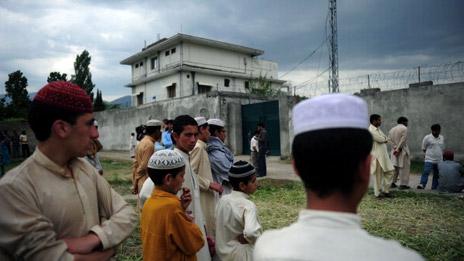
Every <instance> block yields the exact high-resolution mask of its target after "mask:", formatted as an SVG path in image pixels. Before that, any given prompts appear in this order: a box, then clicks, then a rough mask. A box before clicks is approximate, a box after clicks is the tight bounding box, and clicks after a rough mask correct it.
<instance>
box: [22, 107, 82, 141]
mask: <svg viewBox="0 0 464 261" xmlns="http://www.w3.org/2000/svg"><path fill="white" fill-rule="evenodd" d="M84 114H85V112H72V111H69V110H66V109H63V108H58V107H56V106H53V105H49V104H45V103H42V102H39V101H36V100H34V101H32V102H31V106H30V108H29V113H28V122H29V125H30V127H31V129H32V131H33V132H34V135H35V137H36V139H37V140H38V141H46V140H47V139H48V138H50V135H51V133H52V125H53V123H54V122H55V121H56V120H63V121H65V122H67V123H69V124H71V125H74V124H75V123H76V120H77V118H78V117H79V116H81V115H84ZM22 133H23V134H26V131H22Z"/></svg>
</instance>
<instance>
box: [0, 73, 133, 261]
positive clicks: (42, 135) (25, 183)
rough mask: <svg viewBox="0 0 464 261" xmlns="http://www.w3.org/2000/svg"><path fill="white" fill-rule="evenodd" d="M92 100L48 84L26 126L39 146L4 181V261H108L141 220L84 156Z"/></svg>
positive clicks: (91, 128)
mask: <svg viewBox="0 0 464 261" xmlns="http://www.w3.org/2000/svg"><path fill="white" fill-rule="evenodd" d="M94 120H95V119H94V116H93V112H92V101H91V99H90V97H89V96H88V95H87V93H86V92H85V91H84V90H83V89H82V88H81V87H79V86H77V85H75V84H73V83H70V82H64V81H56V82H50V83H48V84H47V85H45V86H44V87H42V88H41V89H40V90H39V91H38V92H37V94H36V95H35V97H34V99H33V100H32V102H31V105H30V110H29V115H28V121H29V125H30V127H31V129H32V131H33V132H34V135H35V137H36V139H37V140H38V145H37V149H36V150H35V151H34V153H33V154H32V155H31V156H30V157H29V158H27V159H26V160H25V161H23V162H22V163H21V164H20V165H19V166H18V167H16V168H14V169H13V170H11V171H9V172H8V173H7V174H6V175H5V176H4V177H3V178H2V179H1V180H0V191H1V193H0V209H1V212H2V214H1V215H0V231H1V236H0V260H108V259H110V258H111V257H112V256H113V255H114V254H115V253H116V251H115V248H116V247H117V246H118V245H119V244H120V243H121V242H122V241H123V240H124V239H126V238H127V237H128V236H129V235H130V234H131V232H132V230H133V229H134V227H135V224H136V222H137V216H136V215H135V212H134V210H133V208H132V207H131V206H130V205H129V204H128V203H127V202H125V201H124V199H123V198H122V197H121V196H120V195H119V194H118V193H117V192H116V191H114V190H113V189H112V188H111V186H110V184H109V183H108V182H107V181H106V180H105V179H104V178H103V177H102V176H100V175H99V174H98V172H97V171H96V169H95V168H94V167H92V166H91V165H90V164H89V163H88V162H87V161H86V160H85V159H83V158H82V157H83V156H85V154H86V152H87V150H88V148H89V146H90V142H91V141H92V140H93V139H97V138H98V130H97V129H96V128H95V125H94Z"/></svg>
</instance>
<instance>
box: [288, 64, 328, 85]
mask: <svg viewBox="0 0 464 261" xmlns="http://www.w3.org/2000/svg"><path fill="white" fill-rule="evenodd" d="M328 70H330V67H327V69H325V70H324V71H322V72H321V73H319V74H318V75H317V76H316V77H314V78H311V79H309V80H306V81H304V82H301V83H299V84H297V85H295V86H294V88H297V89H299V88H302V87H305V85H307V84H308V83H310V82H312V81H314V80H317V78H319V77H321V76H322V75H323V74H324V73H326V72H327V71H328Z"/></svg>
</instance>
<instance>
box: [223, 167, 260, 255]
mask: <svg viewBox="0 0 464 261" xmlns="http://www.w3.org/2000/svg"><path fill="white" fill-rule="evenodd" d="M229 182H230V184H231V185H232V187H233V190H232V192H231V193H230V194H228V195H225V196H222V197H221V199H220V200H219V202H218V204H217V207H216V253H217V255H218V256H219V258H220V259H221V260H222V261H229V260H231V261H232V260H236V261H247V260H253V248H254V244H255V242H256V239H257V238H258V237H259V236H260V235H261V233H262V227H261V225H260V224H259V219H258V214H257V211H256V206H255V204H254V203H253V202H252V201H250V200H249V197H250V195H251V194H253V193H254V192H255V191H256V188H257V181H256V172H255V169H254V167H253V166H252V165H251V164H250V163H248V162H246V161H238V162H236V163H234V165H233V166H232V168H231V169H230V171H229Z"/></svg>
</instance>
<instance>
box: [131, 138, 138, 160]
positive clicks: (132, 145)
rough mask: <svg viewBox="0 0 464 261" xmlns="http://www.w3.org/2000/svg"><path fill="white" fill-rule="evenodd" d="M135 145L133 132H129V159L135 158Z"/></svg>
mask: <svg viewBox="0 0 464 261" xmlns="http://www.w3.org/2000/svg"><path fill="white" fill-rule="evenodd" d="M136 145H137V142H136V140H135V133H133V132H131V135H130V138H129V156H130V157H131V159H133V158H135V146H136Z"/></svg>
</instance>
